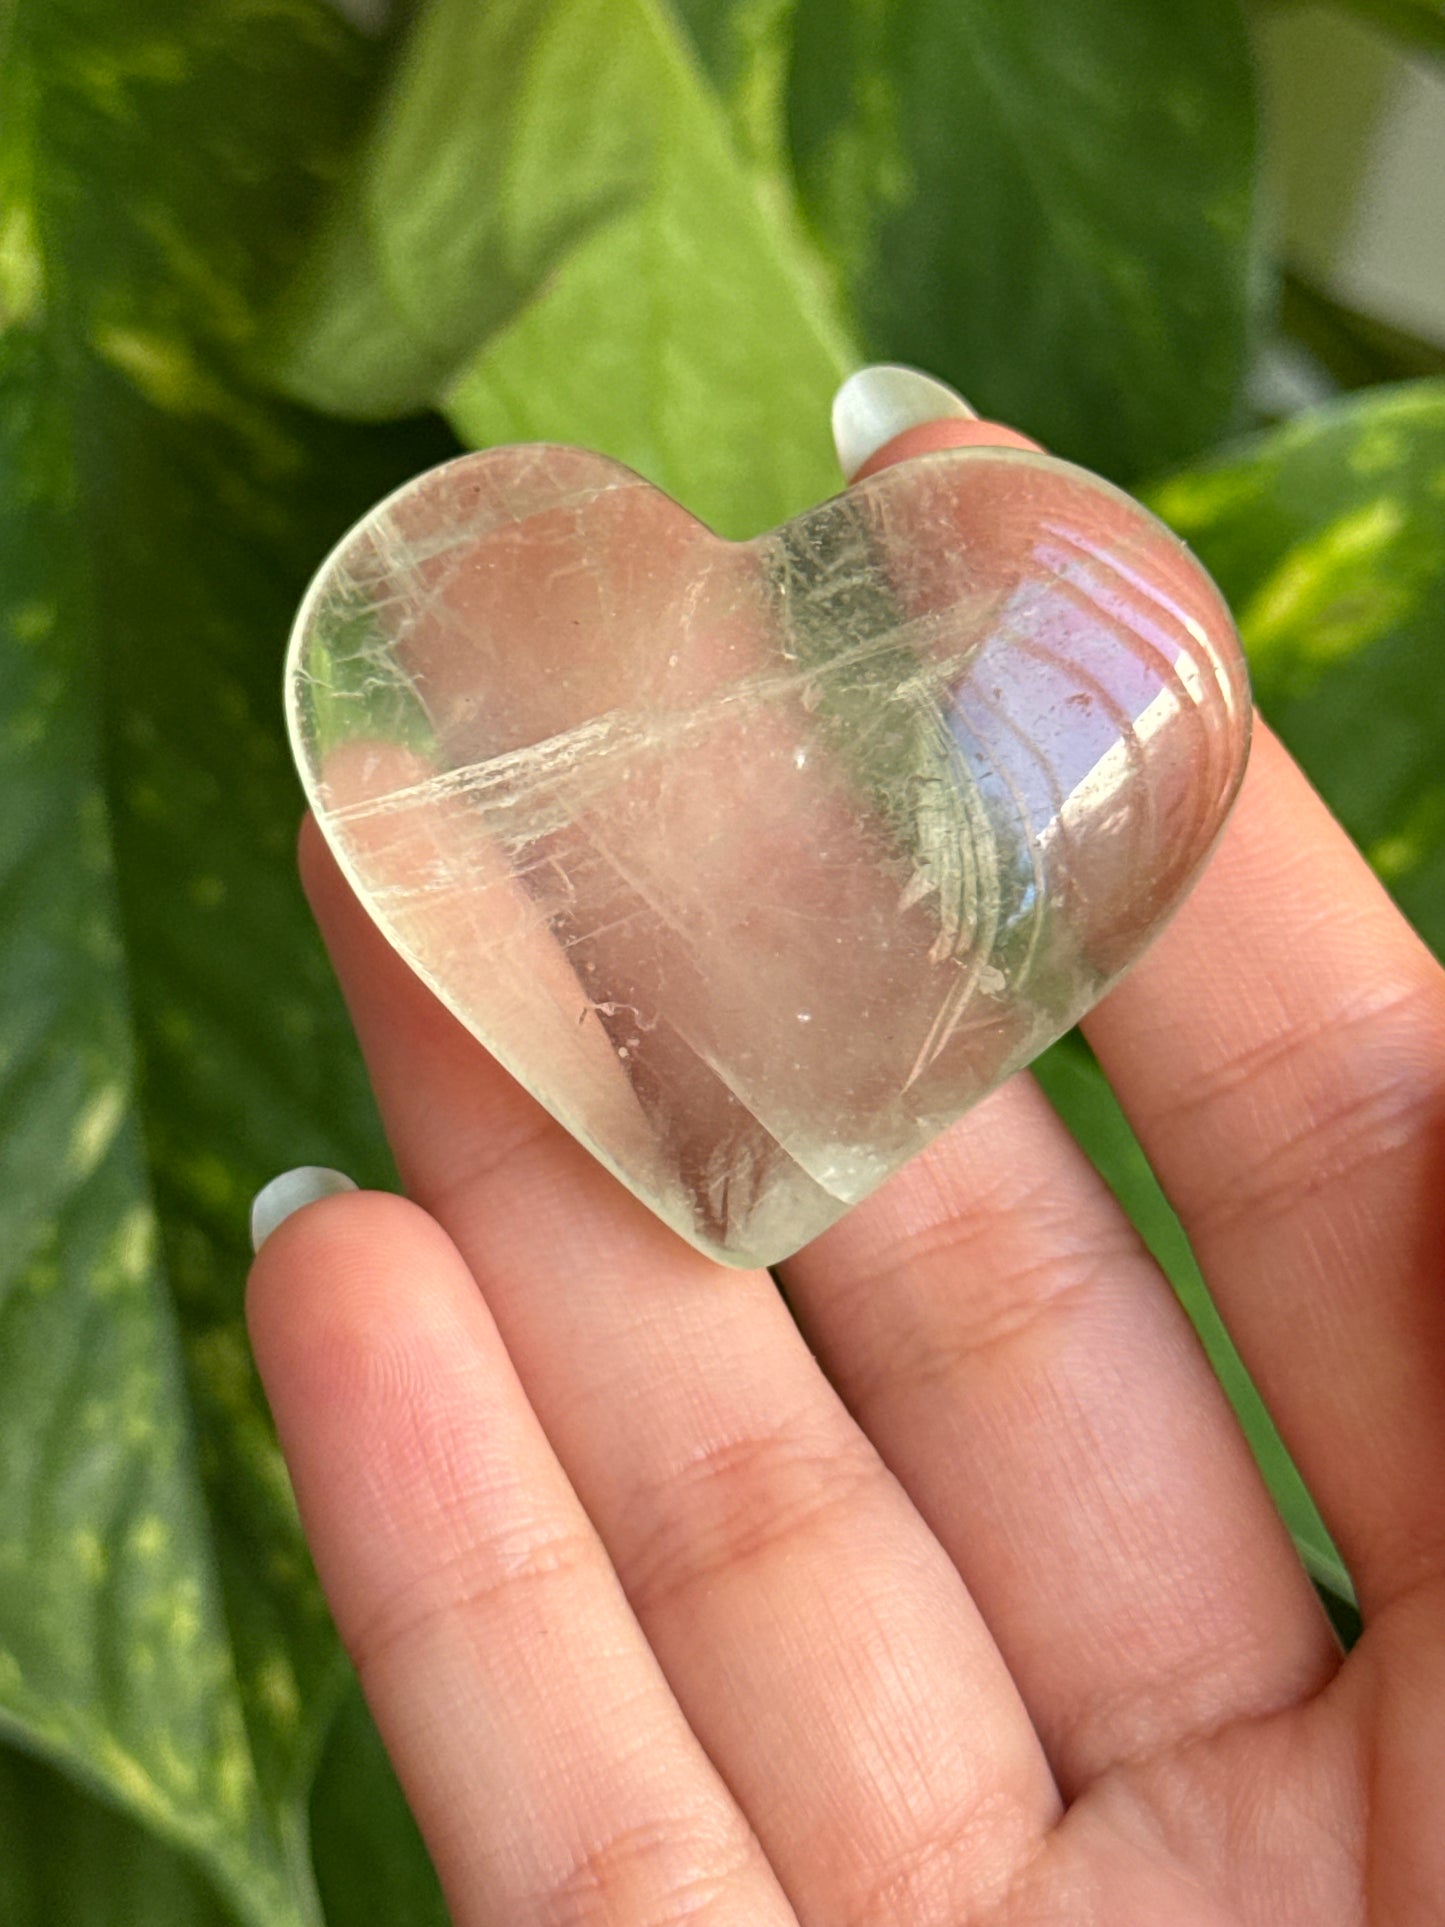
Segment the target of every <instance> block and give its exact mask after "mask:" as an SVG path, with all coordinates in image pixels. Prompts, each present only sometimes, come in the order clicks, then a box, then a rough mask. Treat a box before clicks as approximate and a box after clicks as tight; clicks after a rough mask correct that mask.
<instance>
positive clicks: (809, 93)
mask: <svg viewBox="0 0 1445 1927" xmlns="http://www.w3.org/2000/svg"><path fill="white" fill-rule="evenodd" d="M752 11H755V10H744V27H746V26H747V23H748V21H749V20H750V19H751V13H752ZM795 36H796V37H795V44H794V47H793V52H792V66H791V80H790V85H789V96H788V112H789V121H790V133H791V141H792V148H793V152H794V155H795V157H796V163H797V169H798V177H799V181H800V184H801V191H802V194H803V197H804V201H805V205H806V208H807V210H808V213H809V215H810V216H811V218H812V220H813V221H814V222H815V223H816V225H817V228H818V230H819V231H820V233H821V234H822V235H823V237H824V238H825V240H826V242H827V244H828V246H829V249H830V251H831V252H832V254H833V256H834V258H835V259H836V260H837V261H838V262H839V264H840V266H841V269H842V271H843V273H844V275H845V277H846V281H847V285H848V287H849V289H850V291H851V293H852V296H853V299H854V301H855V302H856V305H857V313H858V316H859V321H860V325H861V327H862V330H863V333H864V336H865V339H866V343H867V345H868V347H869V349H870V350H871V351H872V352H873V353H875V354H878V355H881V356H884V357H887V358H896V359H900V360H904V361H910V362H916V363H918V364H919V365H920V366H922V367H925V368H928V369H931V370H933V371H934V372H935V373H938V374H941V375H944V376H946V377H947V378H948V379H949V380H951V381H954V382H956V383H957V384H958V386H959V387H960V388H961V389H962V390H963V392H964V393H965V394H966V395H967V396H968V397H969V399H970V400H971V401H972V402H973V403H974V404H975V406H977V407H980V408H981V409H983V410H984V411H985V412H986V413H988V414H990V415H996V416H999V417H1001V418H1002V419H1004V420H1006V421H1013V422H1017V423H1019V424H1020V425H1021V426H1022V427H1025V428H1027V429H1028V430H1029V431H1030V432H1031V433H1033V434H1035V435H1037V436H1038V437H1039V438H1040V440H1042V441H1044V442H1045V443H1046V444H1048V446H1050V447H1052V448H1054V449H1055V450H1057V451H1058V453H1060V454H1063V455H1068V456H1070V457H1072V458H1074V459H1076V460H1079V461H1083V462H1086V463H1088V464H1089V465H1091V466H1093V467H1095V468H1100V469H1102V470H1104V471H1105V472H1106V473H1108V474H1111V475H1114V476H1116V477H1118V478H1121V479H1128V478H1130V477H1132V476H1135V475H1138V474H1140V473H1141V472H1146V471H1148V470H1150V469H1157V468H1159V467H1161V466H1163V465H1165V464H1167V463H1170V462H1176V461H1179V460H1181V459H1183V458H1185V457H1187V456H1189V455H1192V454H1193V453H1195V452H1196V451H1197V450H1199V449H1200V448H1202V447H1204V446H1206V445H1207V444H1208V443H1209V442H1210V441H1212V440H1213V439H1215V438H1216V437H1217V435H1218V433H1219V432H1220V430H1221V429H1222V428H1224V427H1225V426H1226V425H1228V424H1229V423H1230V421H1231V419H1232V417H1233V416H1234V415H1235V413H1236V410H1237V407H1238V402H1239V394H1240V386H1241V381H1242V377H1243V374H1244V369H1245V363H1246V351H1247V310H1248V305H1249V283H1250V279H1251V274H1252V272H1253V269H1252V258H1251V242H1250V235H1251V221H1252V209H1251V203H1252V191H1253V177H1254V150H1255V120H1254V99H1253V85H1252V70H1251V65H1250V57H1249V49H1248V44H1247V40H1246V35H1245V30H1244V24H1243V20H1242V17H1241V13H1240V9H1239V6H1238V4H1237V0H1173V3H1172V4H1170V5H1168V6H1160V5H1159V4H1158V0H798V6H797V15H796V26H795Z"/></svg>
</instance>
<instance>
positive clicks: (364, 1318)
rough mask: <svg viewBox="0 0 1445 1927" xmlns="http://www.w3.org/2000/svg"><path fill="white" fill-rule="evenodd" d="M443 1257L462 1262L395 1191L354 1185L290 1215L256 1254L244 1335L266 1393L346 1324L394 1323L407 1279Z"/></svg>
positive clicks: (419, 1211) (432, 1223)
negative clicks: (293, 1361) (393, 1311)
mask: <svg viewBox="0 0 1445 1927" xmlns="http://www.w3.org/2000/svg"><path fill="white" fill-rule="evenodd" d="M437 1247H441V1250H440V1253H438V1250H437ZM439 1255H440V1257H441V1259H442V1260H443V1261H444V1262H446V1261H451V1262H455V1263H460V1260H459V1259H458V1258H457V1256H456V1251H455V1247H454V1246H453V1245H452V1243H451V1240H450V1239H449V1238H448V1237H447V1236H446V1234H445V1232H443V1231H442V1229H441V1227H440V1226H439V1225H438V1224H437V1223H436V1222H435V1220H434V1219H432V1218H431V1217H429V1216H428V1215H427V1213H426V1212H425V1211H423V1210H422V1209H421V1207H420V1206H419V1205H415V1204H413V1203H412V1202H411V1200H410V1199H408V1198H404V1197H400V1196H398V1195H397V1194H396V1193H394V1192H389V1191H359V1190H357V1189H356V1188H355V1187H354V1186H353V1187H352V1188H351V1189H349V1190H338V1191H334V1192H332V1193H330V1194H329V1195H326V1196H318V1197H316V1198H315V1199H313V1200H311V1201H310V1202H308V1203H307V1204H305V1205H303V1206H300V1207H298V1208H297V1209H296V1210H294V1211H292V1212H291V1213H289V1214H288V1215H287V1216H286V1217H285V1218H284V1220H283V1221H281V1222H280V1223H279V1224H278V1225H277V1226H276V1228H275V1230H274V1231H272V1232H271V1234H270V1235H269V1236H268V1237H267V1238H266V1239H265V1240H264V1242H263V1243H262V1245H261V1247H260V1249H259V1250H258V1251H257V1253H256V1257H255V1259H254V1261H253V1263H252V1266H251V1273H250V1277H249V1279H248V1280H247V1286H246V1323H247V1328H248V1330H249V1332H250V1337H251V1346H252V1350H253V1351H254V1353H255V1355H256V1361H257V1365H258V1368H259V1369H260V1371H261V1375H262V1378H263V1379H264V1380H266V1382H267V1386H268V1390H269V1389H270V1386H271V1382H272V1379H273V1377H274V1376H275V1374H276V1373H277V1372H278V1371H279V1370H282V1369H284V1367H285V1365H286V1361H287V1359H288V1358H290V1357H292V1356H294V1355H296V1354H298V1353H299V1354H301V1355H302V1356H303V1357H304V1356H312V1357H315V1356H316V1355H317V1354H318V1353H320V1352H322V1351H324V1350H325V1349H326V1348H327V1347H328V1346H330V1345H331V1344H332V1343H333V1341H334V1340H335V1337H336V1334H337V1331H338V1329H339V1328H340V1327H341V1326H343V1325H345V1326H354V1325H357V1324H367V1323H373V1322H375V1320H376V1318H377V1317H378V1316H380V1317H382V1318H386V1317H389V1316H390V1307H391V1305H392V1304H393V1303H394V1302H395V1301H396V1300H397V1298H398V1296H399V1295H400V1291H401V1290H402V1289H403V1282H402V1281H405V1280H407V1279H416V1278H418V1277H420V1276H422V1275H423V1274H424V1273H425V1272H426V1271H427V1270H428V1269H429V1268H430V1267H431V1266H432V1265H434V1263H435V1262H436V1260H437V1258H438V1256H439Z"/></svg>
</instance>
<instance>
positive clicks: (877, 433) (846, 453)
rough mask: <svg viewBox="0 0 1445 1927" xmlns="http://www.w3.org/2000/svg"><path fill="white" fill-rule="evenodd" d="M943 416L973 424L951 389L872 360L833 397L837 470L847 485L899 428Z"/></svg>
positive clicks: (974, 414) (909, 370)
mask: <svg viewBox="0 0 1445 1927" xmlns="http://www.w3.org/2000/svg"><path fill="white" fill-rule="evenodd" d="M945 415H951V416H954V417H959V418H962V419H963V420H965V421H977V419H978V411H977V410H976V409H973V408H970V407H969V405H968V403H967V402H966V401H965V400H964V399H963V396H962V395H960V394H959V393H958V391H957V390H956V389H953V388H950V387H949V385H948V383H947V382H946V381H937V380H935V379H934V377H933V376H932V375H924V374H920V373H919V371H918V370H917V369H916V368H904V367H903V366H901V364H899V363H897V362H877V363H875V364H874V366H873V367H871V368H860V369H859V370H858V372H857V374H856V375H849V377H848V379H847V380H846V381H845V382H844V383H843V386H842V387H841V388H840V389H839V390H838V392H837V394H836V395H835V396H834V397H833V446H834V447H835V448H836V449H837V451H838V466H839V467H840V468H841V469H842V471H843V473H844V475H845V476H846V477H847V479H848V480H849V481H850V482H851V481H852V479H853V477H854V476H855V475H856V474H857V473H858V471H859V469H860V468H862V466H863V464H864V463H865V462H866V461H867V460H868V457H869V456H870V455H876V454H877V453H878V450H879V449H880V448H883V447H885V446H886V444H887V443H889V442H891V441H892V440H893V437H894V436H895V435H901V434H902V433H903V431H904V429H905V428H917V427H919V426H920V425H921V424H922V423H924V422H936V421H938V420H940V419H941V418H942V417H943V416H945Z"/></svg>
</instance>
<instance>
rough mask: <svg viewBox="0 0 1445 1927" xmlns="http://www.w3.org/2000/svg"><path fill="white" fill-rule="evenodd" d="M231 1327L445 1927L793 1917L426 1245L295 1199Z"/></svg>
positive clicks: (535, 1436) (528, 1415)
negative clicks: (242, 1333)
mask: <svg viewBox="0 0 1445 1927" xmlns="http://www.w3.org/2000/svg"><path fill="white" fill-rule="evenodd" d="M248 1313H249V1317H250V1323H251V1336H252V1342H253V1344H254V1347H255V1351H256V1357H257V1362H258V1364H259V1367H260V1370H261V1375H262V1378H263V1379H264V1381H265V1385H266V1390H267V1394H268V1396H269V1398H270V1400H271V1405H272V1409H273V1411H274V1413H275V1417H276V1423H277V1427H278V1429H279V1431H280V1435H281V1443H282V1447H283V1449H284V1451H285V1454H286V1459H287V1463H288V1465H289V1467H290V1470H291V1476H292V1480H293V1482H294V1484H295V1488H296V1496H297V1499H298V1502H299V1504H300V1507H301V1513H302V1518H303V1520H304V1523H305V1526H306V1531H307V1534H308V1537H309V1540H310V1543H311V1548H312V1552H313V1554H314V1556H315V1559H316V1564H317V1568H318V1570H319V1572H320V1575H321V1581H322V1584H323V1586H324V1587H325V1589H326V1592H327V1596H328V1598H329V1599H330V1602H331V1607H332V1611H333V1612H334V1614H335V1616H336V1621H337V1625H338V1626H339V1628H340V1630H341V1635H342V1638H343V1639H344V1640H345V1642H346V1645H347V1647H348V1649H349V1650H350V1652H351V1655H352V1657H353V1659H354V1660H355V1662H356V1665H357V1669H358V1671H359V1673H360V1675H361V1680H362V1684H363V1686H364V1688H365V1690H366V1695H367V1699H368V1701H369V1702H370V1705H371V1709H372V1712H373V1714H374V1716H375V1718H376V1722H377V1725H378V1727H379V1728H380V1730H381V1733H382V1737H383V1739H384V1740H385V1742H386V1744H387V1747H388V1750H389V1751H390V1753H391V1756H392V1760H393V1762H394V1764H395V1766H396V1769H397V1773H398V1776H399V1778H400V1780H401V1783H402V1786H403V1788H404V1790H405V1792H406V1794H407V1798H408V1799H409V1801H410V1802H411V1805H412V1808H413V1811H414V1812H415V1814H416V1817H417V1820H418V1823H419V1824H420V1826H421V1829H422V1832H423V1834H424V1835H425V1837H426V1841H427V1845H428V1847H429V1849H430V1851H431V1854H432V1858H433V1860H434V1861H435V1863H436V1867H437V1871H438V1874H439V1875H440V1878H441V1881H442V1885H443V1887H444V1889H445V1891H446V1895H447V1901H448V1904H449V1906H450V1908H451V1911H452V1916H453V1918H454V1919H455V1921H456V1922H457V1924H458V1927H474V1924H476V1927H480V1923H482V1922H484V1921H497V1920H505V1921H507V1922H508V1923H511V1924H515V1927H529V1923H532V1922H543V1921H545V1922H554V1921H570V1920H578V1919H582V1918H586V1919H589V1920H590V1919H606V1920H625V1921H627V1922H628V1923H629V1927H648V1923H652V1922H657V1923H661V1922H663V1921H669V1922H675V1921H677V1920H678V1919H680V1918H686V1919H687V1920H689V1921H690V1922H693V1921H695V1922H698V1923H703V1922H706V1923H708V1927H724V1923H728V1927H732V1924H733V1923H736V1927H744V1923H747V1927H774V1923H777V1924H778V1927H782V1924H783V1923H787V1922H791V1921H793V1919H794V1916H793V1914H792V1913H791V1911H790V1909H789V1908H788V1905H787V1903H786V1901H785V1900H784V1899H783V1896H782V1894H781V1892H780V1890H779V1888H778V1886H777V1884H776V1882H775V1880H774V1878H773V1875H772V1873H771V1872H770V1870H769V1869H768V1867H767V1865H766V1863H765V1862H764V1860H763V1857H762V1853H761V1850H760V1848H759V1847H758V1845H757V1842H756V1839H755V1838H754V1836H753V1834H752V1833H751V1831H750V1829H749V1828H748V1826H747V1823H746V1821H745V1820H744V1819H743V1817H742V1815H741V1814H740V1813H739V1811H738V1809H737V1807H736V1806H735V1805H734V1803H733V1800H732V1798H731V1796H730V1794H729V1793H728V1791H727V1789H726V1787H725V1786H724V1785H723V1783H722V1781H721V1780H720V1779H719V1777H718V1775H717V1773H716V1771H715V1769H714V1768H713V1767H712V1765H711V1764H710V1762H709V1761H708V1759H707V1757H706V1756H705V1754H704V1753H703V1751H702V1748H701V1747H700V1746H699V1744H698V1743H697V1741H696V1739H695V1738H694V1736H693V1734H692V1733H691V1731H690V1730H689V1728H688V1727H687V1725H686V1723H685V1721H684V1719H683V1717H682V1714H681V1712H680V1711H679V1709H678V1706H677V1703H676V1701H675V1700H674V1699H673V1697H672V1694H671V1692H670V1690H669V1688H668V1686H667V1684H666V1682H665V1680H664V1679H663V1677H662V1674H661V1671H660V1670H659V1668H658V1666H657V1663H656V1661H655V1660H654V1658H653V1656H652V1653H651V1651H650V1650H649V1649H648V1647H647V1645H646V1643H645V1641H644V1640H643V1637H642V1635H641V1633H640V1631H639V1629H638V1627H637V1623H636V1621H635V1620H634V1618H633V1616H632V1613H631V1610H630V1608H629V1607H628V1605H627V1602H626V1600H625V1598H624V1597H623V1594H622V1591H621V1588H620V1586H619V1584H618V1582H617V1579H616V1577H615V1575H614V1573H613V1571H612V1568H611V1566H610V1564H609V1563H608V1560H607V1557H606V1554H605V1553H604V1551H603V1549H602V1547H601V1544H600V1542H599V1541H598V1539H597V1537H596V1535H595V1533H594V1532H593V1530H592V1527H591V1525H590V1523H589V1521H588V1519H587V1516H586V1514H585V1513H584V1511H583V1509H582V1507H581V1505H580V1504H579V1502H578V1500H577V1498H576V1496H575V1495H574V1493H573V1492H572V1490H571V1488H570V1486H569V1485H568V1484H567V1482H566V1479H565V1478H564V1476H563V1474H562V1472H561V1470H560V1468H559V1466H558V1464H557V1462H556V1460H555V1459H554V1457H553V1456H552V1452H551V1448H550V1447H549V1446H548V1444H547V1441H546V1439H545V1438H544V1436H543V1434H542V1432H541V1429H540V1427H539V1425H538V1423H537V1420H536V1418H535V1417H534V1415H533V1413H532V1411H531V1408H530V1407H529V1406H528V1404H527V1402H526V1399H525V1397H524V1396H523V1393H522V1390H521V1388H520V1386H519V1384H518V1382H517V1379H516V1377H515V1375H514V1373H513V1371H512V1368H511V1364H510V1362H509V1360H508V1358H507V1356H506V1353H505V1352H504V1350H503V1349H502V1345H501V1342H500V1340H499V1338H498V1336H497V1332H496V1328H495V1326H494V1325H493V1323H492V1320H491V1317H490V1314H489V1313H488V1311H487V1309H486V1307H485V1305H484V1304H483V1302H482V1299H481V1297H480V1295H479V1294H478V1292H477V1289H476V1286H475V1284H474V1282H473V1280H472V1277H471V1275H470V1273H469V1272H468V1271H467V1269H466V1267H465V1265H464V1264H463V1262H462V1259H461V1257H460V1256H459V1254H458V1252H457V1251H456V1248H455V1247H454V1246H453V1245H452V1243H451V1241H450V1240H449V1239H448V1238H447V1237H446V1235H445V1233H444V1232H443V1231H442V1230H441V1229H440V1227H439V1226H438V1225H436V1224H435V1223H434V1222H433V1220H432V1219H431V1218H429V1217H428V1216H427V1215H426V1214H425V1213H424V1212H422V1211H420V1210H418V1209H417V1208H416V1207H415V1206H413V1205H411V1204H408V1203H407V1202H405V1200H403V1199H400V1198H394V1197H386V1196H382V1195H379V1194H375V1193H365V1192H361V1193H352V1194H350V1195H346V1196H337V1197H331V1198H326V1199H324V1200H322V1201H321V1202H319V1203H316V1204H313V1205H310V1206H308V1207H307V1208H306V1209H305V1210H302V1211H300V1212H298V1213H296V1214H295V1215H294V1216H293V1217H291V1218H288V1219H287V1220H286V1221H285V1223H284V1224H282V1225H281V1226H280V1228H279V1229H278V1230H277V1231H275V1232H274V1233H273V1234H272V1235H271V1237H270V1238H268V1239H267V1241H266V1242H265V1244H264V1245H263V1246H262V1249H261V1252H260V1255H259V1256H258V1258H257V1260H256V1263H255V1266H254V1268H253V1270H252V1274H251V1283H250V1290H249V1295H248Z"/></svg>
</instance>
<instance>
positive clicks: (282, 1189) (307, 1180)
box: [251, 1164, 356, 1251]
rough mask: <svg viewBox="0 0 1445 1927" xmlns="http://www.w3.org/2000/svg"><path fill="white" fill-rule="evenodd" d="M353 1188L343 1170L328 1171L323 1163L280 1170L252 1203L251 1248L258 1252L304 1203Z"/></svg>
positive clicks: (333, 1195)
mask: <svg viewBox="0 0 1445 1927" xmlns="http://www.w3.org/2000/svg"><path fill="white" fill-rule="evenodd" d="M355 1189H356V1185H355V1184H354V1183H353V1182H352V1180H351V1179H350V1178H349V1177H347V1175H346V1173H345V1172H344V1171H328V1170H327V1168H326V1166H325V1165H324V1164H298V1165H297V1167H296V1169H295V1170H294V1171H283V1172H282V1173H281V1175H280V1177H279V1178H272V1180H271V1182H270V1183H269V1184H263V1185H262V1186H261V1189H260V1190H259V1191H258V1192H257V1193H256V1200H255V1203H254V1204H253V1205H252V1206H251V1249H252V1250H253V1251H259V1250H260V1249H261V1247H262V1245H263V1244H265V1242H266V1240H267V1239H268V1238H269V1237H270V1235H271V1233H272V1232H273V1231H274V1230H275V1229H276V1227H277V1225H278V1224H284V1223H285V1221H286V1219H287V1218H289V1217H290V1216H291V1213H292V1212H293V1211H299V1210H300V1209H301V1207H302V1205H303V1204H315V1202H316V1200H317V1199H318V1198H331V1197H335V1195H336V1193H337V1192H338V1191H354V1190H355Z"/></svg>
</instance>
